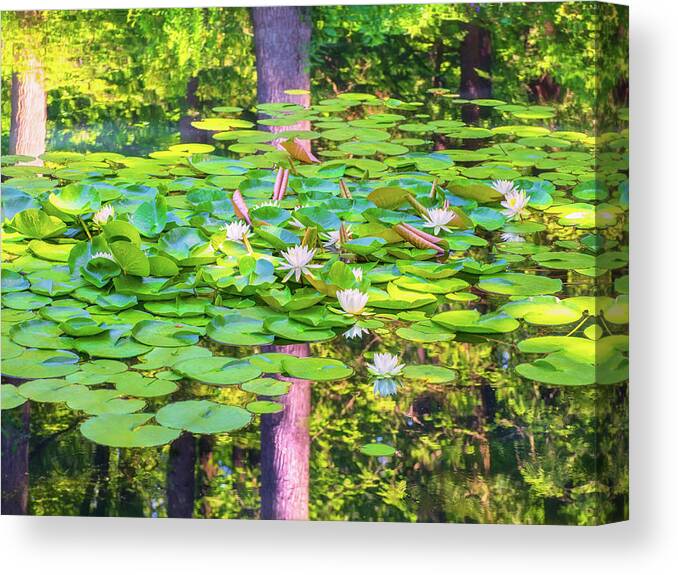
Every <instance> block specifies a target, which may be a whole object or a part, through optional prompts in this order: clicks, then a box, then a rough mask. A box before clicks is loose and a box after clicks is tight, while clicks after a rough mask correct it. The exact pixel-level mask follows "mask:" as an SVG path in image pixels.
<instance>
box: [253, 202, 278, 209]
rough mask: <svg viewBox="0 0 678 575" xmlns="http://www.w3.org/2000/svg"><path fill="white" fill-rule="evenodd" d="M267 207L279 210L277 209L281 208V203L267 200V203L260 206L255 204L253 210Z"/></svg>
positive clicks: (261, 203)
mask: <svg viewBox="0 0 678 575" xmlns="http://www.w3.org/2000/svg"><path fill="white" fill-rule="evenodd" d="M265 207H272V208H277V207H280V202H279V201H278V200H266V201H265V202H260V203H258V204H255V205H254V207H253V208H252V209H253V210H257V209H259V208H265Z"/></svg>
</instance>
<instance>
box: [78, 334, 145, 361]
mask: <svg viewBox="0 0 678 575" xmlns="http://www.w3.org/2000/svg"><path fill="white" fill-rule="evenodd" d="M73 347H74V348H75V349H76V350H77V351H80V352H82V353H85V354H87V355H89V356H90V357H105V358H110V359H122V358H128V357H136V356H138V355H141V354H143V353H146V352H148V351H150V349H151V348H150V347H149V346H147V345H143V344H141V343H138V342H136V341H134V340H133V339H132V338H131V337H126V336H125V335H124V332H123V331H121V330H118V329H111V330H109V331H106V332H104V333H100V334H97V335H92V336H88V337H80V338H78V339H76V340H75V342H74V344H73Z"/></svg>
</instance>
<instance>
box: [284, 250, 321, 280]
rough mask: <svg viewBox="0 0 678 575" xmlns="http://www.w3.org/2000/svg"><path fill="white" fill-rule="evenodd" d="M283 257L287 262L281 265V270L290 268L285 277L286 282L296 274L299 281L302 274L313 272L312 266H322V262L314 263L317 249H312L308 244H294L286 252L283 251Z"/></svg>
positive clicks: (295, 277) (295, 276)
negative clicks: (311, 270)
mask: <svg viewBox="0 0 678 575" xmlns="http://www.w3.org/2000/svg"><path fill="white" fill-rule="evenodd" d="M281 255H282V257H284V258H285V260H287V261H286V263H284V264H282V265H281V266H280V269H281V270H290V271H289V272H288V273H287V275H286V276H285V277H284V278H283V282H286V281H287V280H288V279H290V277H291V276H292V275H293V274H294V279H295V280H297V281H299V280H300V279H301V274H302V273H303V274H306V273H311V272H310V271H309V269H310V268H321V267H322V266H321V265H320V264H312V263H311V262H312V261H313V256H314V255H315V250H310V249H308V248H307V247H306V246H293V247H291V248H289V249H288V250H287V251H285V252H281Z"/></svg>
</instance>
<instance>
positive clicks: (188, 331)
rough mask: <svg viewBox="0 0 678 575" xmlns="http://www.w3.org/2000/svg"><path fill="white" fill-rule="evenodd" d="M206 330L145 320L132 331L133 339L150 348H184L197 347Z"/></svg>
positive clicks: (174, 323)
mask: <svg viewBox="0 0 678 575" xmlns="http://www.w3.org/2000/svg"><path fill="white" fill-rule="evenodd" d="M204 333H205V330H204V329H203V328H200V327H196V326H193V325H187V324H184V323H177V322H169V321H155V320H143V321H140V322H139V323H137V324H136V325H135V326H134V328H133V329H132V337H133V338H134V339H136V340H137V341H139V342H141V343H143V344H146V345H148V346H151V347H152V346H158V347H184V346H189V345H195V344H196V343H198V341H200V336H201V335H203V334H204Z"/></svg>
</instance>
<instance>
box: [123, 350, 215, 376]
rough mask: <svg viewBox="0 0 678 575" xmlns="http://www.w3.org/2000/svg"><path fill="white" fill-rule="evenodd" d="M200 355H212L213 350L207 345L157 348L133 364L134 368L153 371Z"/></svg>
mask: <svg viewBox="0 0 678 575" xmlns="http://www.w3.org/2000/svg"><path fill="white" fill-rule="evenodd" d="M200 357H203V358H204V357H212V352H211V351H210V350H209V349H207V348H205V347H198V346H192V347H180V348H156V349H153V350H151V351H150V352H148V353H146V354H144V355H142V356H139V357H138V358H137V359H138V360H139V363H136V364H134V365H133V366H132V369H140V370H142V371H151V370H155V369H161V368H165V367H168V368H171V367H173V366H174V365H175V364H177V363H179V362H180V361H184V360H186V359H196V358H200Z"/></svg>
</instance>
